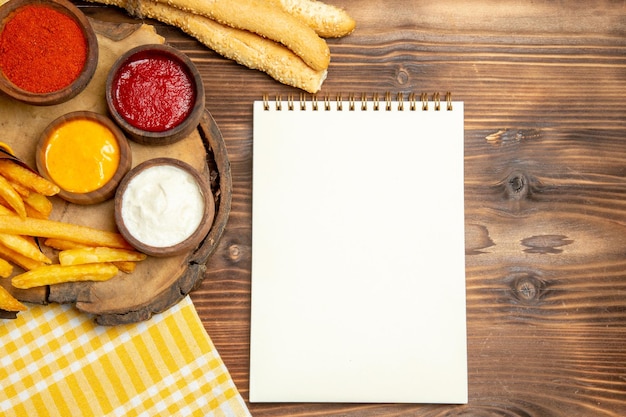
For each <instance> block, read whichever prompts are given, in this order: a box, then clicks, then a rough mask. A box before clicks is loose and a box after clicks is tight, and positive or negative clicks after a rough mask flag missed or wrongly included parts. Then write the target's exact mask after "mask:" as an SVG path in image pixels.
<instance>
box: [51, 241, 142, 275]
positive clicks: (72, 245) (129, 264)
mask: <svg viewBox="0 0 626 417" xmlns="http://www.w3.org/2000/svg"><path fill="white" fill-rule="evenodd" d="M44 245H46V246H48V247H51V248H52V249H57V250H60V251H65V250H70V249H82V248H93V246H87V245H84V244H82V243H76V242H70V241H67V240H61V239H46V240H45V241H44ZM111 263H112V264H113V265H115V266H117V268H118V269H119V270H120V271H122V272H124V273H125V274H130V273H131V272H133V271H134V270H135V268H136V267H137V263H136V262H133V261H116V262H111Z"/></svg>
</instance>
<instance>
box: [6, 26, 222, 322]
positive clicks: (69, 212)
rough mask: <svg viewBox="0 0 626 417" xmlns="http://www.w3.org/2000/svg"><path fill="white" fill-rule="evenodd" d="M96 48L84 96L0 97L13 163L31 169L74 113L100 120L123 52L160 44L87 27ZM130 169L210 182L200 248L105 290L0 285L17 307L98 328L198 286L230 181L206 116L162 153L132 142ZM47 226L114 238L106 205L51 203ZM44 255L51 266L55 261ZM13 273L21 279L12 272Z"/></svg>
mask: <svg viewBox="0 0 626 417" xmlns="http://www.w3.org/2000/svg"><path fill="white" fill-rule="evenodd" d="M91 22H92V24H93V26H94V29H95V31H96V34H97V35H98V43H99V47H100V50H99V52H100V54H99V55H100V56H99V59H98V69H97V70H96V74H95V75H94V78H93V80H92V81H91V82H90V83H89V85H88V86H87V88H86V89H85V91H83V92H82V93H81V94H79V95H78V96H77V97H75V98H74V99H72V100H71V101H69V102H67V103H63V104H59V105H55V106H46V107H37V106H29V105H26V104H22V103H18V102H16V101H14V100H12V99H10V98H8V97H5V96H0V131H2V132H3V135H2V138H1V139H0V141H2V142H5V143H7V144H9V145H10V146H11V148H12V149H13V151H14V152H15V154H16V156H17V157H19V158H20V159H22V160H23V161H24V162H26V163H27V164H28V165H29V166H31V167H33V168H34V167H35V148H36V144H37V141H38V140H39V135H40V134H41V132H43V130H44V129H45V127H46V126H47V125H48V124H49V123H50V122H51V121H53V120H54V119H56V118H57V117H59V116H61V115H63V114H65V113H69V112H71V111H76V110H89V111H94V112H97V113H101V114H107V109H106V101H105V91H104V90H105V83H106V77H107V75H108V69H109V68H111V66H112V64H113V62H114V61H115V60H116V59H117V58H118V57H119V56H120V55H122V54H123V53H124V52H126V51H127V50H129V49H131V48H133V47H135V46H138V45H143V44H149V43H163V42H164V39H163V38H162V37H161V36H159V35H158V34H157V33H156V30H155V29H154V27H152V26H149V25H144V24H112V23H106V22H99V21H95V20H91ZM131 149H132V157H133V166H136V165H138V164H139V163H141V162H143V161H145V160H147V159H151V158H157V157H161V156H167V157H171V158H178V159H181V160H183V161H185V162H187V163H189V164H191V165H192V166H194V167H195V168H196V169H198V170H199V171H200V172H201V173H202V174H203V175H206V176H207V178H209V179H210V182H211V188H212V191H213V194H214V197H215V205H216V215H215V219H214V221H213V226H212V228H211V230H210V232H209V234H208V235H207V238H206V239H205V240H204V242H203V243H202V244H201V245H200V246H199V247H198V248H196V249H195V250H193V251H191V252H189V253H185V254H183V255H179V256H174V257H167V258H154V257H148V259H146V260H145V261H142V262H139V263H138V264H137V268H136V270H135V271H134V272H133V273H131V274H124V273H122V272H120V273H119V274H118V275H117V276H116V277H115V278H113V279H111V280H109V281H106V282H81V283H66V284H58V285H51V286H47V287H40V288H34V289H29V290H18V289H15V288H13V287H12V286H11V284H10V280H9V279H2V280H0V285H3V286H4V287H5V288H7V289H9V290H10V291H11V292H12V293H13V294H14V295H15V296H16V297H17V298H18V299H19V300H21V301H26V302H31V303H42V304H45V303H50V302H55V303H74V304H75V306H76V308H78V309H79V310H81V311H83V312H85V313H89V314H92V315H94V318H95V320H96V321H97V322H98V323H100V324H104V325H114V324H120V323H129V322H138V321H142V320H146V319H148V318H150V317H151V315H152V314H153V313H156V312H160V311H163V310H165V309H167V308H169V307H171V306H172V305H174V304H176V303H177V302H178V301H180V300H181V299H182V298H183V297H184V296H186V295H187V294H188V293H189V292H190V291H191V290H192V289H193V288H194V287H195V286H196V285H198V283H199V282H201V281H202V279H203V278H204V272H205V269H206V263H207V261H208V259H209V257H210V255H211V254H212V252H213V250H214V249H215V247H216V246H217V244H218V242H219V239H220V237H221V235H222V233H223V231H224V228H225V226H226V223H227V221H228V216H229V213H230V205H231V194H232V181H231V174H230V162H229V160H228V155H227V152H226V147H225V144H224V141H223V138H222V135H221V133H220V131H219V128H218V127H217V125H216V124H215V121H214V120H213V118H212V116H211V115H210V114H209V112H208V111H205V114H204V116H203V119H202V121H201V123H200V125H199V126H198V129H197V130H196V131H194V132H193V133H192V134H190V135H189V136H188V137H186V138H184V139H183V140H181V141H180V142H177V143H174V144H171V145H166V146H145V145H140V144H137V143H134V142H131ZM52 200H53V203H54V210H53V212H52V215H51V219H54V220H59V221H63V222H67V223H74V224H81V225H87V226H92V227H97V228H101V229H104V230H111V231H116V227H115V221H114V212H113V200H109V201H106V202H104V203H100V204H96V205H91V206H82V205H75V204H71V203H67V202H65V201H64V200H62V199H60V198H57V197H53V198H52ZM43 250H44V251H45V252H46V254H47V255H49V256H50V257H51V258H52V259H55V258H56V255H57V253H56V252H54V251H52V250H50V249H49V248H45V247H43ZM16 270H17V271H16V272H20V270H19V268H16Z"/></svg>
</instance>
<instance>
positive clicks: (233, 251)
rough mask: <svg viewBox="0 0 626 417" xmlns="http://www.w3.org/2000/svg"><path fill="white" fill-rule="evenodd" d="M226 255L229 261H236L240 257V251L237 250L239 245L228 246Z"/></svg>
mask: <svg viewBox="0 0 626 417" xmlns="http://www.w3.org/2000/svg"><path fill="white" fill-rule="evenodd" d="M228 255H229V256H230V259H231V260H233V261H236V260H238V259H239V258H240V257H241V249H240V248H239V245H230V247H229V248H228Z"/></svg>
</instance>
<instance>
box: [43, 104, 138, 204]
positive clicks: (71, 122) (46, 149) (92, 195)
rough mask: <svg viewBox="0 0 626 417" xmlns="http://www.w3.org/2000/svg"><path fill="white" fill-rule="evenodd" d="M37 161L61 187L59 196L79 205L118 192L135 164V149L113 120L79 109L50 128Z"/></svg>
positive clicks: (97, 201)
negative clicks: (118, 188) (120, 184)
mask: <svg viewBox="0 0 626 417" xmlns="http://www.w3.org/2000/svg"><path fill="white" fill-rule="evenodd" d="M35 161H36V163H37V169H38V171H39V173H40V174H41V175H42V176H44V177H45V178H47V179H48V180H50V181H52V182H54V183H55V184H56V185H58V186H59V188H61V192H60V193H59V197H61V198H63V199H65V200H66V201H69V202H71V203H76V204H96V203H100V202H102V201H105V200H108V199H110V198H112V197H113V196H114V195H115V191H116V190H117V186H118V185H119V183H120V181H121V180H122V178H123V177H124V176H125V175H126V174H127V173H128V171H130V168H131V166H132V151H131V149H130V144H129V143H128V140H127V139H126V137H125V136H124V133H123V132H122V131H121V130H120V128H119V127H118V126H117V125H116V124H115V123H113V121H112V120H111V119H109V118H108V117H106V116H103V115H101V114H98V113H94V112H88V111H76V112H72V113H68V114H65V115H63V116H61V117H59V118H57V119H56V120H54V121H53V122H52V123H50V124H49V125H48V127H46V129H45V130H44V131H43V133H42V134H41V136H40V138H39V142H38V143H37V150H36V154H35Z"/></svg>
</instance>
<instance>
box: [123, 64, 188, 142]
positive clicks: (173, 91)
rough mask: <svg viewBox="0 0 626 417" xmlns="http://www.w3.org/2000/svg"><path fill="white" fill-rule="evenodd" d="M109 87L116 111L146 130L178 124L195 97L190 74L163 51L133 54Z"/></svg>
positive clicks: (162, 129) (164, 128) (154, 130)
mask: <svg viewBox="0 0 626 417" xmlns="http://www.w3.org/2000/svg"><path fill="white" fill-rule="evenodd" d="M112 87H113V88H112V97H113V103H114V106H115V108H116V110H117V111H118V112H119V114H120V115H121V116H122V117H123V118H124V119H125V120H126V121H127V122H128V123H130V124H131V125H133V126H134V127H136V128H138V129H143V130H147V131H150V132H163V131H166V130H169V129H173V128H175V127H176V126H178V125H179V124H180V123H182V122H183V121H184V120H185V118H186V117H187V116H188V115H189V113H190V112H191V110H192V108H193V106H194V103H195V100H196V97H195V92H194V84H193V78H192V77H191V74H189V73H188V71H187V69H186V68H185V67H184V66H183V65H182V64H181V63H180V62H179V61H178V60H177V59H175V58H174V57H171V56H169V55H168V54H165V53H164V54H160V53H154V52H145V53H139V54H136V55H133V56H132V57H131V58H130V59H129V60H128V61H127V62H125V63H124V64H123V65H122V66H121V67H120V69H119V71H118V72H117V74H115V78H114V79H113V83H112Z"/></svg>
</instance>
